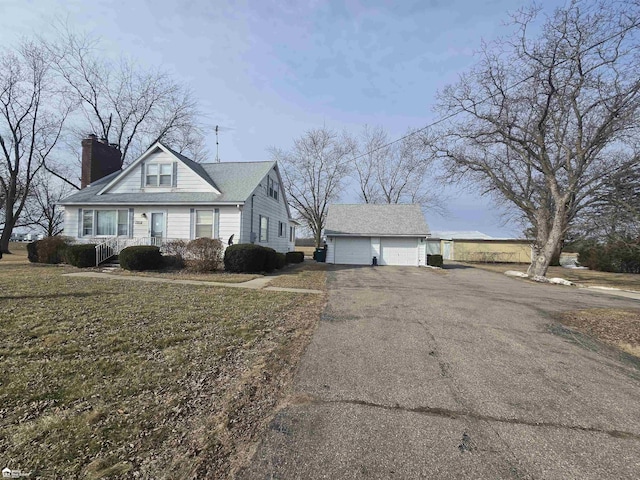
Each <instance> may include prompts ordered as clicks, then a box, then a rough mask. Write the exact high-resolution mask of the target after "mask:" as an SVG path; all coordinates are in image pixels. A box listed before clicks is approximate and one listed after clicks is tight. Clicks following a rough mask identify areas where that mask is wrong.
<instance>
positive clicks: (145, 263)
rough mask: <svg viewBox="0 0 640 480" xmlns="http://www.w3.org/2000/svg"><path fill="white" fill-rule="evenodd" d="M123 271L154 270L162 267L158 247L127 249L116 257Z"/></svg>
mask: <svg viewBox="0 0 640 480" xmlns="http://www.w3.org/2000/svg"><path fill="white" fill-rule="evenodd" d="M118 260H119V261H120V266H121V267H122V268H124V269H125V270H156V269H158V268H160V267H161V266H162V254H161V253H160V249H159V248H158V247H154V246H150V245H138V246H135V247H127V248H125V249H123V250H122V251H121V252H120V254H119V255H118Z"/></svg>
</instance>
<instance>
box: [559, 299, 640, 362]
mask: <svg viewBox="0 0 640 480" xmlns="http://www.w3.org/2000/svg"><path fill="white" fill-rule="evenodd" d="M560 321H561V322H562V323H563V324H565V325H567V326H570V327H573V328H575V329H576V330H579V331H581V332H582V333H586V334H587V335H591V336H593V337H596V338H598V339H599V340H601V341H603V342H605V343H608V344H609V345H613V346H615V347H618V348H620V349H622V350H624V351H625V352H627V353H629V354H631V355H635V356H636V357H640V310H620V309H613V308H597V309H596V308H594V309H588V310H577V311H572V312H565V313H562V314H561V315H560Z"/></svg>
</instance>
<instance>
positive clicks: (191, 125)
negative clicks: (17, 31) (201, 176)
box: [49, 28, 204, 170]
mask: <svg viewBox="0 0 640 480" xmlns="http://www.w3.org/2000/svg"><path fill="white" fill-rule="evenodd" d="M59 37H60V39H59V41H58V42H57V43H52V44H49V50H50V52H51V54H52V56H53V58H54V62H55V68H56V71H57V73H58V74H59V75H60V76H61V77H62V78H63V80H64V84H65V85H66V86H67V91H68V95H69V97H70V98H72V99H74V100H75V101H76V102H77V104H78V105H79V106H80V110H79V111H80V114H81V120H79V121H78V122H76V126H75V130H76V134H77V137H78V138H81V137H84V136H85V135H86V133H87V131H88V130H89V131H91V132H92V133H95V134H96V135H98V136H99V137H101V138H104V139H106V140H107V141H108V142H109V143H113V144H116V145H117V146H118V148H119V149H120V151H121V152H122V162H123V164H127V163H128V162H130V161H132V160H133V159H135V158H136V157H137V156H138V155H139V154H141V153H142V152H143V151H145V150H146V149H147V148H148V147H149V146H150V145H152V144H153V143H155V142H156V141H165V142H167V143H168V144H169V145H171V146H172V147H173V148H175V149H176V150H178V151H180V152H181V153H185V154H187V155H189V156H190V157H191V158H194V159H200V158H201V157H202V156H203V155H204V142H203V127H202V123H201V121H200V117H201V114H200V112H199V111H198V109H197V103H196V101H195V99H194V97H193V94H192V92H191V91H190V90H189V89H188V88H186V87H185V86H184V85H182V84H180V83H178V82H176V81H175V80H174V79H173V78H172V76H171V75H169V74H168V73H167V72H165V71H163V70H160V69H156V70H145V69H142V68H140V67H138V65H137V63H136V62H134V61H133V60H131V59H127V58H124V57H123V58H121V59H120V61H119V62H111V61H109V60H108V59H107V58H106V57H105V56H103V55H101V54H100V49H99V45H98V44H97V42H96V41H94V40H91V39H90V38H89V37H87V36H82V35H77V34H75V33H73V32H72V31H71V30H69V29H68V28H61V29H59ZM52 170H53V169H52Z"/></svg>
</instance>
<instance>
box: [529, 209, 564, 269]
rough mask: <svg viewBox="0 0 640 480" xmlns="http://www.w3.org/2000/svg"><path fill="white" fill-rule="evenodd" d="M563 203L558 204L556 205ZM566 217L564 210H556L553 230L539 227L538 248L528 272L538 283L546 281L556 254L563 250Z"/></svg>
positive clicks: (535, 248)
mask: <svg viewBox="0 0 640 480" xmlns="http://www.w3.org/2000/svg"><path fill="white" fill-rule="evenodd" d="M558 204H560V205H561V203H559V202H556V205H558ZM564 216H565V212H564V210H562V209H556V211H555V212H554V217H553V223H552V225H551V230H547V228H545V227H544V226H543V225H544V224H540V225H538V229H537V230H538V236H537V238H536V246H535V247H534V249H533V250H534V251H533V258H532V259H531V265H529V269H528V270H527V274H528V275H529V277H530V278H532V279H533V280H536V281H545V278H544V277H545V275H546V274H547V270H548V269H549V264H550V263H551V260H552V258H553V256H554V254H555V253H556V252H558V251H559V250H560V249H561V248H562V240H563V235H564V221H563V219H564Z"/></svg>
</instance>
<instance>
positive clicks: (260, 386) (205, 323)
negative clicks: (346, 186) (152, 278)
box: [0, 248, 324, 478]
mask: <svg viewBox="0 0 640 480" xmlns="http://www.w3.org/2000/svg"><path fill="white" fill-rule="evenodd" d="M15 250H16V251H18V250H19V249H18V248H16V249H15ZM19 257H22V260H20V259H19ZM25 260H26V255H20V253H17V254H16V255H15V256H13V255H5V256H4V257H3V259H2V260H0V312H2V314H1V315H0V325H2V333H3V341H2V344H1V345H0V364H1V365H2V372H1V373H2V374H1V376H0V464H1V465H2V467H3V468H4V467H5V466H7V467H9V468H12V469H20V470H22V471H26V472H32V475H31V478H36V477H42V478H78V477H82V478H115V477H125V476H126V477H132V478H133V477H134V476H136V477H138V478H167V477H171V478H225V477H227V476H229V475H231V474H232V473H233V471H234V469H235V468H236V467H237V466H239V465H240V464H241V462H242V459H243V458H245V457H246V455H247V452H248V451H249V449H250V448H251V445H252V442H254V441H255V440H256V439H257V438H259V433H260V430H261V429H262V428H264V427H265V425H266V423H267V422H268V417H269V415H270V413H271V412H272V409H273V408H274V406H275V404H276V403H277V401H278V398H279V397H280V395H281V394H282V392H283V390H284V389H285V388H286V386H287V383H288V381H289V379H290V378H291V375H292V373H293V370H294V368H295V365H296V363H297V361H298V358H299V356H300V355H301V353H302V351H303V349H304V347H305V346H306V344H307V342H308V339H309V337H310V335H311V332H312V331H313V328H314V326H315V324H316V321H317V319H318V317H319V315H320V312H321V309H322V307H323V304H324V296H322V295H301V294H294V293H286V292H282V293H281V292H261V291H254V290H244V289H227V288H220V287H208V286H191V285H174V284H154V285H153V286H149V285H148V284H137V283H131V282H124V281H123V282H118V281H113V280H112V281H101V280H99V279H96V280H94V279H89V278H70V277H63V276H62V275H61V274H62V273H64V272H65V271H69V270H74V271H75V270H76V269H73V268H71V267H57V266H45V265H30V264H28V263H26V261H25ZM318 284H319V283H318Z"/></svg>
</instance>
